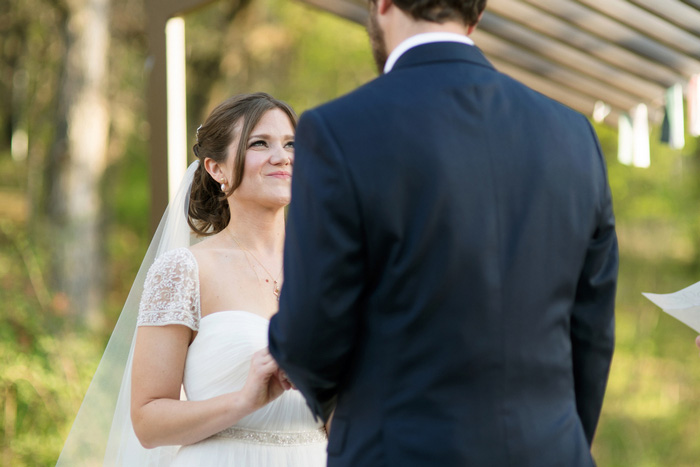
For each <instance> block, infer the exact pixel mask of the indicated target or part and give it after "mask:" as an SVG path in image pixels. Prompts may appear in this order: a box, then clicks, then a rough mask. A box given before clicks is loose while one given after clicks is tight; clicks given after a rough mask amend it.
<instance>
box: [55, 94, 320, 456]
mask: <svg viewBox="0 0 700 467" xmlns="http://www.w3.org/2000/svg"><path fill="white" fill-rule="evenodd" d="M295 126H296V115H295V114H294V111H293V110H292V109H291V108H290V107H289V106H288V105H287V104H285V103H283V102H281V101H278V100H276V99H274V98H272V97H271V96H269V95H267V94H264V93H255V94H247V95H239V96H235V97H232V98H230V99H228V100H226V101H225V102H223V103H222V104H220V105H219V106H218V107H217V108H215V109H214V110H213V111H212V113H211V114H210V115H209V117H208V118H207V120H206V121H205V123H204V124H203V125H202V126H201V127H200V128H199V129H198V130H197V143H196V144H195V145H194V148H193V150H194V153H195V155H196V156H197V159H198V161H195V162H194V163H193V164H192V166H190V168H189V169H188V173H187V176H186V179H185V182H184V183H183V184H184V189H181V191H182V192H183V193H184V195H183V193H181V194H180V195H179V196H178V197H176V199H175V200H173V202H172V203H171V205H170V207H169V209H168V212H167V213H166V216H165V218H164V220H163V221H162V223H161V227H159V232H158V233H157V234H156V237H155V238H154V243H158V244H159V245H158V248H157V250H156V252H155V253H152V251H151V250H153V249H154V244H153V243H152V246H151V248H150V249H149V253H148V254H147V259H146V260H145V262H144V266H142V271H143V269H144V267H145V265H146V264H145V263H146V262H150V259H149V258H148V257H149V256H153V257H154V258H155V259H154V261H153V264H152V265H151V266H150V268H148V273H147V275H146V278H145V281H143V278H142V272H139V276H141V280H142V281H143V282H144V284H143V293H142V294H141V298H140V302H139V306H138V316H137V318H136V323H135V324H136V325H137V326H138V331H137V332H136V333H135V337H134V338H133V343H132V346H131V349H130V352H129V354H128V362H127V363H126V369H125V371H124V372H123V375H124V376H123V378H122V381H121V385H120V386H119V387H120V389H119V395H118V398H117V400H116V403H112V404H113V406H114V407H115V409H114V412H113V415H114V416H113V417H112V420H111V423H109V425H110V428H109V430H108V431H109V436H108V437H107V442H106V443H103V444H106V446H103V447H102V448H100V446H99V444H100V443H99V442H96V441H95V440H94V439H95V438H96V437H97V438H99V435H97V434H95V433H94V430H93V425H96V422H95V421H93V420H92V419H91V418H92V416H95V415H97V414H90V411H95V410H96V411H97V412H99V411H100V409H105V407H110V405H109V402H108V403H107V404H104V403H103V402H104V401H105V400H109V397H107V396H106V394H108V393H109V391H108V389H107V388H108V386H109V384H107V383H106V382H104V381H101V379H108V378H109V377H110V376H109V375H101V374H103V373H111V371H110V369H111V367H113V365H111V366H110V365H107V366H106V368H103V367H104V366H105V360H106V359H108V357H109V358H112V356H111V355H108V354H113V353H118V352H114V351H111V350H110V348H111V347H114V345H117V344H118V343H114V345H113V342H112V341H114V340H115V339H119V340H124V337H123V336H122V337H119V336H118V335H127V336H132V335H133V329H132V331H131V334H130V333H129V332H123V330H120V329H119V328H120V325H122V318H123V317H124V316H122V318H120V322H119V323H118V324H117V329H115V332H114V334H113V336H112V338H111V339H110V343H109V344H108V347H107V350H106V352H105V356H104V357H103V361H102V362H101V364H100V367H99V368H98V371H97V374H96V376H95V379H94V380H93V383H92V384H91V387H90V389H89V391H88V394H87V395H86V399H85V401H84V403H83V406H82V407H81V410H80V412H79V414H78V417H77V418H76V422H75V424H74V426H73V429H72V430H71V434H70V436H69V438H68V440H67V442H66V446H65V447H64V451H63V452H62V454H61V457H60V458H59V461H58V465H88V463H89V459H94V458H95V454H94V453H95V452H97V453H98V455H99V454H100V453H104V465H130V466H138V465H173V466H193V465H206V466H234V465H235V466H265V467H268V466H271V467H274V466H279V467H282V466H285V467H286V466H290V467H292V466H293V467H297V466H298V467H301V466H309V467H313V466H322V465H325V463H326V453H325V450H326V439H327V436H326V432H325V428H324V427H323V425H322V423H321V422H320V421H315V420H314V417H313V415H312V414H311V412H310V410H309V409H308V407H307V406H306V403H305V401H304V399H303V397H302V396H301V395H300V394H299V393H298V391H294V390H291V391H287V389H289V388H290V387H291V384H290V383H289V381H288V380H286V378H285V377H284V374H283V373H282V372H281V371H280V370H279V368H278V367H277V364H276V362H275V361H274V359H273V358H272V357H271V356H270V354H269V353H268V351H267V328H268V325H269V319H270V317H271V316H272V315H273V314H274V313H275V312H276V311H277V304H278V302H277V300H278V297H279V291H280V287H281V284H282V281H283V277H282V249H283V245H284V229H285V217H284V215H285V214H284V207H285V206H286V205H287V204H288V203H289V201H290V196H291V194H290V185H291V174H292V165H293V161H294V129H295ZM185 213H186V215H185ZM183 218H185V219H183ZM186 227H189V229H187V228H186ZM191 233H194V234H195V235H196V236H198V237H205V239H204V240H202V241H200V242H198V243H196V244H191V243H192V242H190V241H189V240H190V237H191V235H190V234H191ZM138 282H139V278H138V277H137V281H136V283H135V286H134V289H136V292H138V291H139V287H137V286H138ZM133 293H134V290H133V289H132V294H133ZM131 298H132V297H131V296H130V298H129V300H127V306H125V309H124V312H122V315H124V314H125V313H127V312H128V311H129V308H130V307H129V301H133V300H131ZM132 307H133V306H132ZM129 314H135V313H133V312H132V313H129ZM132 322H133V320H132ZM124 327H127V328H128V326H121V328H124ZM118 331H120V332H119V333H118ZM123 353H124V352H123V351H122V354H123ZM112 359H113V360H114V358H112ZM130 369H131V371H129V370H130ZM129 386H130V391H129ZM181 388H182V389H184V397H181ZM113 392H114V391H113ZM129 392H130V397H129ZM129 406H130V413H131V417H130V418H129V417H128V415H125V414H124V412H128V410H129ZM98 418H104V417H98ZM103 425H104V424H103ZM132 426H133V428H132ZM136 439H138V441H136ZM178 447H179V448H178ZM88 452H89V453H90V456H92V457H91V458H88V457H87V456H88V454H86V453H88Z"/></svg>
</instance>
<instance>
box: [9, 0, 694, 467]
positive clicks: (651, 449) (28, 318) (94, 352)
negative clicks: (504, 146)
mask: <svg viewBox="0 0 700 467" xmlns="http://www.w3.org/2000/svg"><path fill="white" fill-rule="evenodd" d="M11 4H12V5H13V6H16V9H15V10H14V14H16V15H20V17H21V18H20V19H22V21H24V22H28V21H29V22H31V21H34V23H32V26H31V28H30V29H29V30H30V31H31V36H29V37H28V38H27V41H28V43H27V44H25V45H26V47H30V45H31V46H32V47H35V46H36V47H37V48H36V50H37V52H36V53H35V55H30V54H29V53H30V49H29V48H24V49H23V48H22V47H18V48H17V51H19V52H17V53H14V55H12V56H11V57H10V58H12V59H13V60H16V61H17V63H18V64H19V65H16V66H21V64H22V63H26V66H21V68H22V70H23V71H22V75H21V76H23V77H24V78H26V80H27V83H29V86H30V88H31V89H32V90H37V89H38V90H40V91H41V92H40V93H38V94H37V93H35V94H33V95H34V96H35V97H33V99H34V101H33V103H30V104H32V106H29V104H27V105H28V107H27V109H28V110H27V111H26V112H24V113H22V118H23V119H24V120H23V121H26V122H28V123H27V127H28V128H29V129H30V130H31V128H35V131H34V132H32V131H30V132H29V133H30V137H31V138H32V139H31V140H30V156H29V158H28V159H27V160H25V161H22V160H18V161H16V160H13V159H12V157H11V155H10V152H9V145H8V144H6V143H7V142H8V140H7V139H6V138H5V136H3V138H0V286H1V287H0V303H1V304H2V305H1V306H2V313H1V314H0V365H1V366H0V465H1V466H50V465H53V464H54V463H55V460H56V458H57V456H58V454H59V452H60V450H61V447H62V444H63V440H64V439H65V437H66V436H67V434H68V431H69V430H70V426H71V424H72V421H73V418H74V416H75V414H76V412H77V410H78V408H79V406H80V402H81V400H82V397H83V394H84V393H85V391H86V389H87V387H88V385H89V383H90V379H91V377H92V373H93V372H94V370H95V368H96V367H97V364H98V362H99V358H100V356H101V353H102V350H103V348H104V346H105V344H106V342H107V339H108V337H109V333H110V332H111V327H112V325H113V324H114V322H115V321H116V318H117V317H118V314H119V312H120V311H121V304H122V303H123V301H124V300H125V297H126V295H127V294H128V291H129V287H130V284H131V281H132V280H133V278H134V277H135V275H136V272H137V269H138V267H139V265H140V261H141V257H142V256H143V254H144V252H145V250H146V247H147V245H148V241H149V232H148V225H149V222H148V216H149V205H148V203H149V186H148V174H147V169H148V124H147V121H146V116H145V111H146V109H145V99H144V96H145V93H146V92H147V88H146V78H147V76H146V72H145V69H146V68H147V67H146V55H147V52H146V46H145V44H146V41H145V30H144V27H145V26H144V25H145V23H144V18H143V0H124V1H123V2H121V6H120V8H115V9H114V12H113V25H112V29H113V39H112V41H113V43H112V53H111V64H110V66H111V70H112V71H111V75H112V77H111V80H110V83H111V84H110V99H111V103H112V104H111V105H112V109H113V111H112V114H113V128H112V137H111V141H110V154H111V156H110V157H111V164H110V167H109V169H108V171H107V175H106V177H105V180H104V183H103V196H104V198H105V206H106V208H105V209H106V212H105V216H104V217H105V226H106V237H105V238H106V241H105V248H106V250H107V257H108V259H109V260H108V263H107V264H106V265H105V267H106V268H107V269H108V277H109V283H108V284H107V290H108V291H109V292H108V295H107V298H106V300H105V304H104V313H105V316H106V319H105V321H106V324H105V328H104V331H103V332H102V333H101V334H97V335H96V334H95V333H94V332H93V331H90V332H88V331H87V330H86V329H84V328H82V327H81V326H80V323H77V324H76V323H72V322H71V321H69V320H67V319H66V316H67V315H68V313H67V311H68V310H67V307H69V306H70V305H69V304H68V303H67V301H66V299H65V297H63V296H61V295H60V294H56V293H54V292H52V290H51V288H50V284H49V283H48V281H47V279H48V278H47V277H46V275H47V272H46V271H47V263H48V245H50V241H51V240H50V238H51V237H50V232H44V231H42V225H43V224H42V222H41V219H36V218H35V217H34V215H33V214H35V211H34V210H33V209H32V206H33V203H35V202H36V200H35V199H36V194H35V193H32V192H30V191H31V190H30V187H31V186H36V184H35V185H32V182H31V180H32V173H33V171H35V170H36V169H37V167H39V168H40V167H41V161H42V160H44V159H43V158H42V157H41V154H42V151H45V150H46V148H47V147H48V146H49V141H48V139H49V138H50V137H51V129H50V109H51V102H52V98H51V92H52V89H54V88H55V83H56V82H57V80H58V74H59V71H58V67H57V65H56V63H55V62H56V57H58V56H60V50H61V47H60V44H57V43H48V42H46V41H45V39H42V37H43V38H46V37H50V36H51V34H52V33H53V32H55V30H56V28H57V27H58V25H59V23H60V17H61V15H60V10H50V9H47V8H48V7H49V6H51V7H52V8H55V5H54V4H53V3H52V2H50V1H48V0H31V1H29V2H21V1H19V0H11ZM32 5H33V6H34V7H37V6H43V7H46V8H44V9H43V10H42V11H43V13H42V14H41V15H38V16H37V17H36V18H35V19H33V18H32V15H31V14H30V12H31V11H33V10H32V9H30V8H29V7H31V6H32ZM34 9H36V10H39V9H40V8H38V7H37V8H34ZM18 12H19V13H18ZM2 14H3V10H2V8H0V15H2ZM186 23H187V60H188V69H187V86H188V128H189V131H188V133H189V134H190V138H191V140H193V139H194V131H195V129H196V127H197V126H198V125H199V123H200V122H201V121H202V120H203V119H204V118H205V116H206V114H207V113H208V111H209V110H210V109H211V108H212V107H213V106H214V105H215V104H216V103H218V102H219V101H221V100H222V99H224V98H226V97H228V96H230V95H232V94H236V93H239V92H248V91H257V90H264V91H267V92H270V93H271V94H273V95H274V96H276V97H279V98H281V99H284V100H286V101H288V102H290V103H291V104H292V105H293V106H294V107H295V108H296V109H297V111H298V112H299V113H301V112H302V111H303V110H305V109H307V108H309V107H312V106H314V105H317V104H319V103H321V102H324V101H326V100H329V99H332V98H334V97H336V96H339V95H341V94H343V93H345V92H347V91H349V90H351V89H353V88H354V87H356V86H358V85H360V84H361V83H363V82H366V81H367V80H369V79H371V78H372V77H373V76H374V74H375V71H374V65H373V62H372V59H371V54H370V51H369V46H368V41H367V38H366V35H365V33H364V31H363V30H362V28H361V27H358V26H357V25H354V24H350V23H348V22H346V21H344V20H341V19H338V18H336V17H334V16H332V15H329V14H326V13H322V12H319V11H317V10H314V9H312V8H310V7H307V6H303V5H301V4H299V3H296V2H289V1H285V0H239V1H238V2H235V1H232V2H216V3H214V4H212V5H211V6H209V7H207V8H205V9H202V10H199V11H196V12H193V13H191V14H189V15H188V16H187V17H186ZM18 37H19V36H18ZM32 41H34V42H32ZM29 42H31V43H32V44H33V45H32V44H29ZM39 46H41V47H39ZM3 50H4V52H3V53H7V51H8V50H14V49H11V48H10V47H9V46H7V47H5V49H3ZM22 51H24V52H22ZM50 51H53V52H54V53H49V52H50ZM20 52H22V53H20ZM47 54H48V55H47ZM0 55H1V54H0ZM46 57H52V58H51V60H48V61H47V58H46ZM3 59H4V60H8V59H7V57H5V58H3ZM32 60H33V61H32ZM42 62H43V65H44V66H45V68H42ZM3 76H4V75H3ZM0 78H1V77H0ZM0 82H2V79H0ZM0 87H1V86H0ZM2 91H3V92H4V91H5V89H2ZM2 123H3V127H5V126H6V125H5V124H6V123H7V122H2ZM596 129H597V131H598V134H599V137H600V140H601V144H602V146H603V149H604V152H605V154H606V158H607V161H608V169H609V177H610V184H611V188H612V191H613V197H614V204H615V212H616V217H617V223H618V235H619V241H620V252H621V265H620V281H619V289H618V298H617V344H616V352H615V357H614V360H613V366H612V370H611V375H610V383H609V386H608V392H607V395H606V399H605V404H604V407H603V414H602V416H601V420H600V425H599V430H598V433H597V437H596V440H595V442H594V447H593V451H594V455H595V457H596V459H597V461H598V463H599V465H601V466H630V465H634V466H668V465H674V466H691V465H697V459H700V443H698V442H697V439H699V437H700V424H699V423H698V418H699V416H700V397H698V393H699V392H700V359H698V355H697V349H696V348H695V346H694V344H693V340H694V337H695V335H696V333H695V332H693V331H692V330H690V329H689V328H687V327H685V326H684V325H682V324H681V323H679V322H677V321H676V320H674V319H673V318H670V317H668V316H666V315H665V314H663V313H662V312H661V311H660V310H659V309H657V308H656V307H655V306H654V305H653V304H651V303H650V302H648V301H647V300H645V299H644V298H643V297H642V295H641V292H645V291H649V292H659V293H664V292H671V291H675V290H678V289H680V288H682V287H685V286H687V285H690V284H692V283H694V282H696V281H698V280H700V216H699V215H698V209H697V206H698V202H699V201H700V183H698V182H699V181H700V147H699V146H698V141H697V139H689V140H688V144H687V146H686V148H685V149H684V150H682V151H676V150H671V149H669V148H668V147H666V146H664V145H662V144H660V143H658V142H657V141H658V134H656V133H655V134H653V135H652V166H651V168H650V169H638V168H632V167H627V166H623V165H621V164H619V163H618V162H617V160H616V157H615V156H616V150H617V135H616V132H615V131H614V129H611V128H609V127H606V126H597V128H596ZM3 135H4V133H3ZM28 212H29V213H28Z"/></svg>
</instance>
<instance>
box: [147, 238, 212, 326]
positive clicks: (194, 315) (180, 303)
mask: <svg viewBox="0 0 700 467" xmlns="http://www.w3.org/2000/svg"><path fill="white" fill-rule="evenodd" d="M199 318H200V312H199V272H198V270H197V261H196V260H195V258H194V256H193V255H192V252H190V251H189V250H188V249H187V248H178V249H175V250H171V251H168V252H167V253H165V254H164V255H163V256H161V257H160V258H158V259H157V260H156V261H155V262H154V263H153V265H152V266H151V268H150V269H149V270H148V274H147V275H146V283H145V284H144V288H143V295H142V296H141V303H140V304H139V315H138V320H137V325H138V326H165V325H168V324H182V325H185V326H187V327H189V328H190V329H192V330H193V331H197V330H198V329H199Z"/></svg>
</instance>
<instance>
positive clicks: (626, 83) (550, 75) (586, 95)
mask: <svg viewBox="0 0 700 467" xmlns="http://www.w3.org/2000/svg"><path fill="white" fill-rule="evenodd" d="M304 1H305V2H306V3H309V4H312V5H314V6H316V7H318V8H321V9H323V10H326V11H329V12H332V13H334V14H336V15H339V16H342V17H344V18H347V19H349V20H351V21H355V22H357V23H361V24H364V23H365V21H366V16H367V7H366V1H365V0H304ZM472 38H473V39H474V41H475V42H476V44H477V45H478V46H479V47H480V48H481V50H482V51H483V52H484V53H485V55H486V56H487V57H488V58H489V60H490V61H491V62H492V63H493V64H494V65H495V66H496V68H498V69H499V70H500V71H502V72H504V73H506V74H508V75H510V76H512V77H513V78H515V79H517V80H519V81H521V82H523V83H525V84H526V85H528V86H530V87H531V88H533V89H536V90H537V91H540V92H542V93H543V94H546V95H548V96H550V97H552V98H554V99H556V100H558V101H560V102H562V103H564V104H566V105H568V106H569V107H572V108H574V109H576V110H578V111H580V112H582V113H584V114H586V115H592V114H593V111H594V108H596V102H600V103H604V104H606V106H605V107H606V108H609V112H605V113H606V114H607V115H605V117H604V118H605V121H606V122H607V123H610V124H612V125H615V126H617V122H618V117H619V115H621V114H623V113H627V112H629V111H630V110H631V109H632V108H633V107H634V106H636V105H637V104H640V103H643V104H646V105H647V106H648V108H649V110H650V113H649V115H650V117H651V119H652V121H655V122H659V121H660V120H661V118H662V117H663V113H662V112H659V110H663V107H664V106H665V93H666V90H667V89H668V88H670V87H671V86H673V85H674V84H682V85H684V86H685V84H686V83H687V82H688V81H689V79H690V77H691V76H692V75H694V74H697V73H700V0H685V1H681V0H488V3H487V6H486V12H485V14H484V16H483V18H482V20H481V23H480V25H479V27H478V28H477V30H476V31H475V32H474V34H473V35H472ZM600 103H599V105H598V107H600V106H601V104H600Z"/></svg>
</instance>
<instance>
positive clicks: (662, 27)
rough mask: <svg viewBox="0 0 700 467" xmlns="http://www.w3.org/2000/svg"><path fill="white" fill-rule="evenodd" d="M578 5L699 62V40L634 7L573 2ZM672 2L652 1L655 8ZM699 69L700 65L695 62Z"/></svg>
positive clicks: (595, 0) (594, 0) (610, 0)
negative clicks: (586, 7) (654, 2)
mask: <svg viewBox="0 0 700 467" xmlns="http://www.w3.org/2000/svg"><path fill="white" fill-rule="evenodd" d="M577 1H578V2H579V3H582V4H584V5H587V6H589V7H590V8H594V9H595V10H597V11H599V12H601V13H603V14H605V15H607V16H610V17H611V18H614V19H615V20H617V21H619V22H620V23H622V24H626V25H627V26H629V27H631V28H633V29H635V30H637V31H640V32H642V33H643V34H644V35H645V36H648V37H651V38H654V39H656V40H657V41H659V42H661V43H664V44H666V45H667V46H669V47H670V48H672V49H674V50H678V51H680V52H682V53H683V54H685V55H687V56H688V57H692V58H694V59H695V60H696V61H697V60H698V59H700V38H698V37H696V36H694V35H693V34H690V33H689V32H686V31H685V30H683V29H681V28H678V27H677V26H675V25H673V24H671V23H669V22H668V21H666V20H665V19H663V18H660V17H659V16H657V15H655V14H653V13H649V12H648V11H646V10H644V9H642V8H640V7H639V6H638V5H635V4H633V3H630V2H628V1H622V0H605V1H600V0H577ZM673 3H674V1H673V0H666V1H664V2H660V1H659V0H657V1H656V4H657V5H662V7H663V8H666V5H668V6H669V8H671V5H673ZM697 66H698V67H700V63H697Z"/></svg>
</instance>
